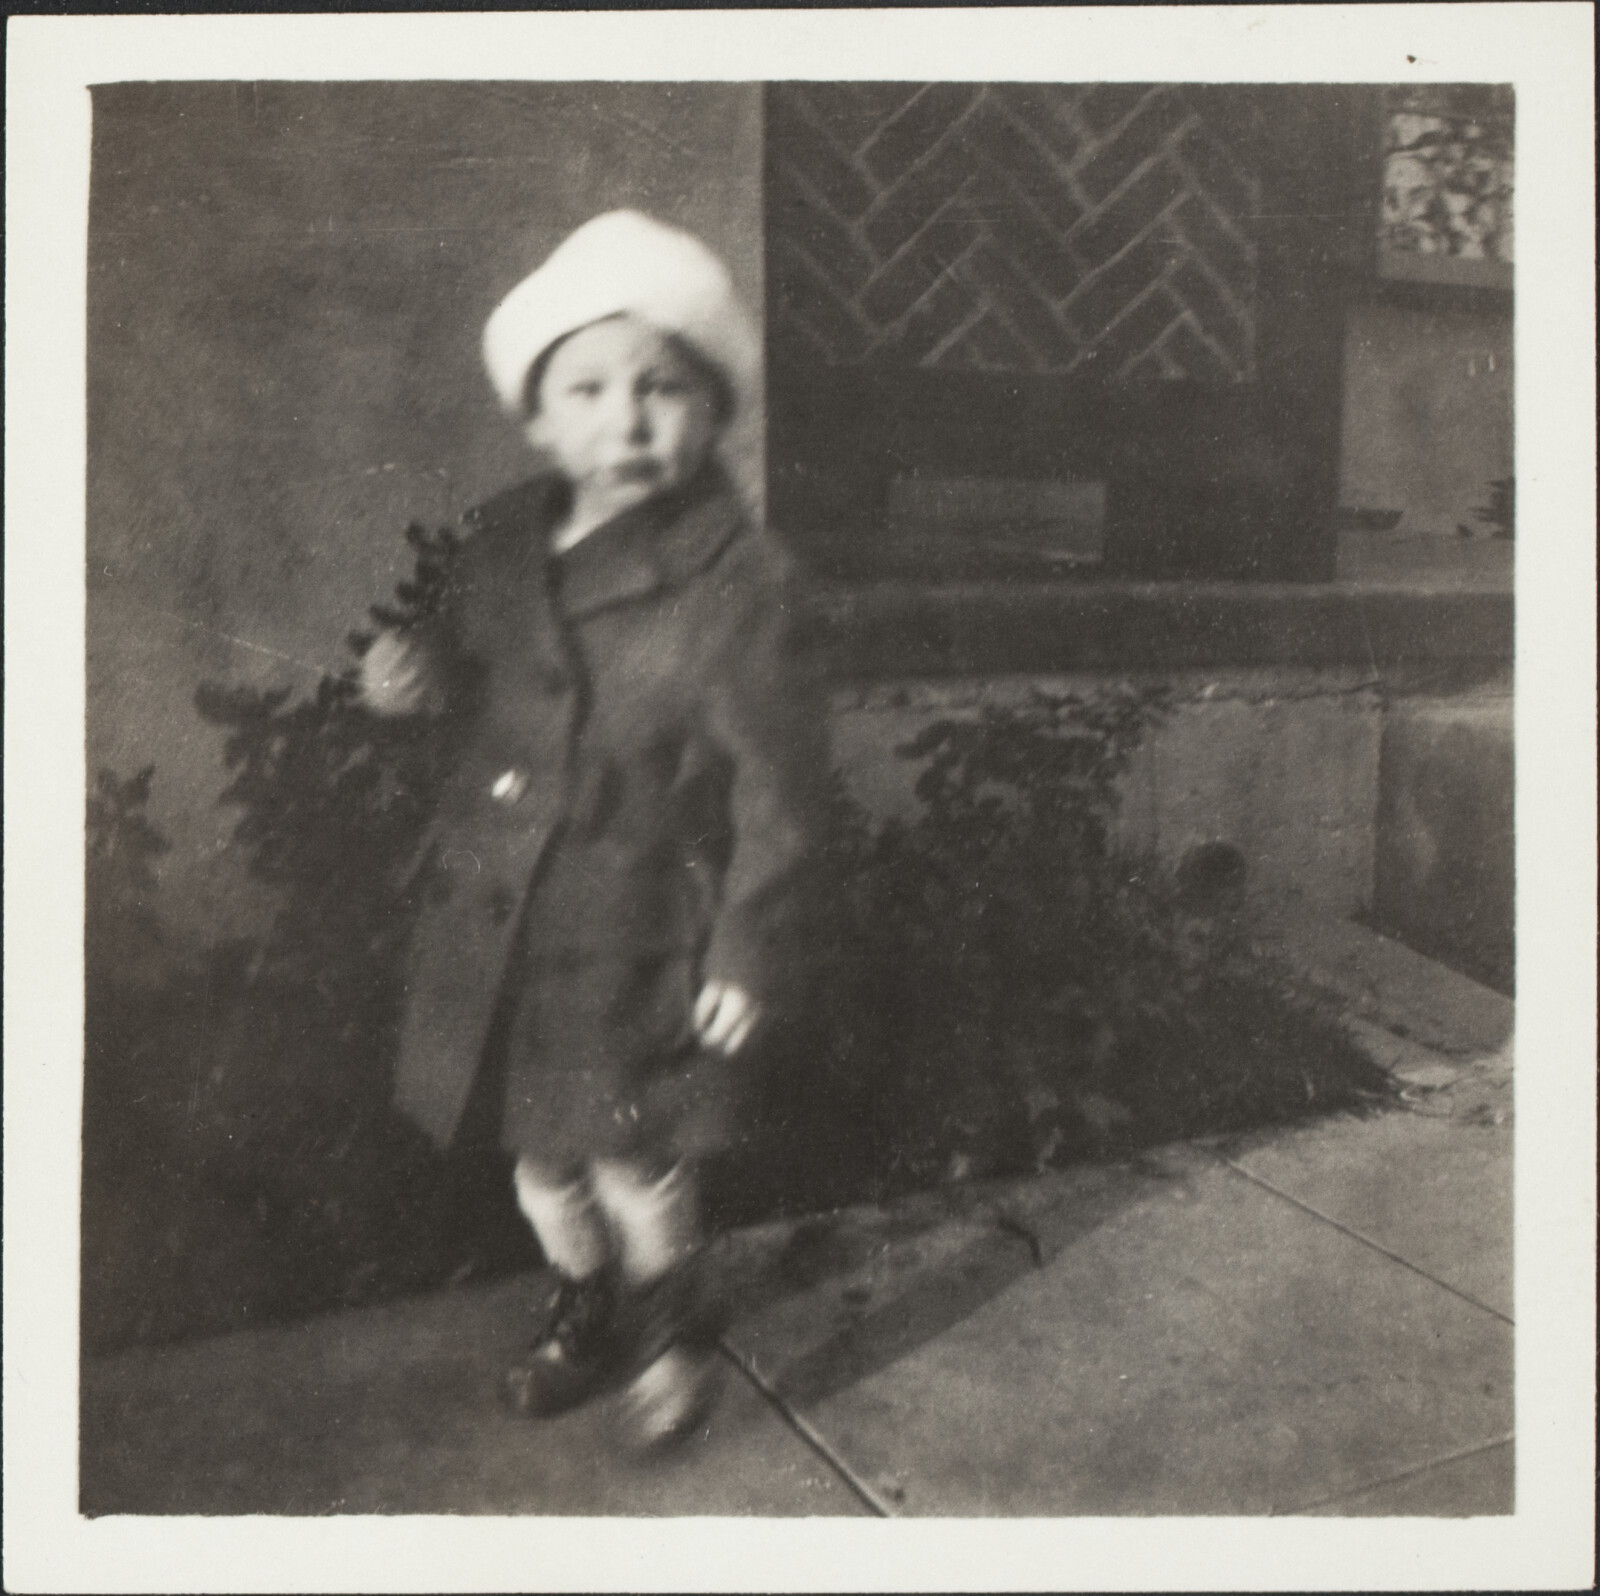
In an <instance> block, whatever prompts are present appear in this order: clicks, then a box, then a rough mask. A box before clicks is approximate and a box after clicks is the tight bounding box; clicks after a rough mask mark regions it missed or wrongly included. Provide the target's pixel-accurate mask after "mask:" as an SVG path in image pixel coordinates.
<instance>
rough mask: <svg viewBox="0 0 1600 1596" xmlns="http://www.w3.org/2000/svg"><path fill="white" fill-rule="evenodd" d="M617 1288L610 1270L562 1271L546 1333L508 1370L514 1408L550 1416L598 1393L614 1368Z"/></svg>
mask: <svg viewBox="0 0 1600 1596" xmlns="http://www.w3.org/2000/svg"><path fill="white" fill-rule="evenodd" d="M615 1311H616V1288H615V1284H614V1282H613V1280H612V1277H611V1272H610V1271H609V1270H601V1271H600V1272H599V1273H598V1274H595V1275H591V1276H589V1277H588V1278H587V1279H585V1280H567V1279H565V1278H561V1277H558V1283H557V1287H556V1292H555V1295H554V1296H553V1298H552V1299H551V1301H550V1303H549V1306H548V1308H547V1311H546V1319H545V1328H544V1331H543V1333H542V1334H541V1335H540V1336H539V1337H538V1338H537V1339H536V1340H535V1341H534V1342H533V1344H532V1346H530V1347H529V1349H528V1351H527V1354H526V1355H525V1356H524V1357H523V1358H521V1359H520V1360H519V1361H518V1362H516V1363H514V1364H513V1365H512V1366H511V1367H510V1368H509V1369H507V1370H506V1372H505V1376H504V1378H503V1379H502V1380H501V1382H500V1394H501V1397H502V1398H503V1400H504V1402H505V1404H506V1406H507V1407H508V1408H510V1409H511V1411H512V1412H513V1413H516V1414H519V1415H520V1416H521V1417H523V1418H525V1419H548V1418H552V1417H554V1416H555V1415H556V1414H558V1413H565V1412H567V1411H568V1410H569V1409H571V1408H575V1407H577V1406H579V1404H580V1403H583V1402H586V1401H588V1399H589V1398H590V1397H592V1396H594V1395H595V1394H596V1393H597V1392H598V1391H599V1390H600V1389H601V1388H602V1387H603V1386H604V1385H605V1384H606V1383H607V1382H608V1381H609V1380H610V1378H611V1377H612V1376H613V1375H614V1374H615V1373H616V1371H617V1365H618V1361H619V1357H620V1351H621V1349H620V1346H619V1343H618V1341H617V1337H616V1333H615V1323H614V1320H615Z"/></svg>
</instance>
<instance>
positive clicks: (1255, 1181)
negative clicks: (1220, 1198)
mask: <svg viewBox="0 0 1600 1596" xmlns="http://www.w3.org/2000/svg"><path fill="white" fill-rule="evenodd" d="M1222 1162H1223V1163H1224V1164H1226V1165H1227V1167H1228V1168H1229V1169H1231V1170H1232V1171H1233V1172H1234V1174H1236V1175H1238V1176H1240V1177H1241V1178H1243V1179H1244V1180H1248V1181H1249V1182H1250V1183H1251V1184H1252V1185H1255V1186H1259V1187H1260V1188H1261V1189H1262V1190H1263V1191H1269V1192H1271V1193H1272V1195H1273V1196H1274V1197H1279V1198H1281V1199H1282V1200H1283V1201H1284V1202H1286V1203H1289V1204H1290V1205H1291V1206H1293V1207H1295V1208H1298V1209H1299V1210H1300V1211H1301V1213H1305V1214H1310V1215H1311V1217H1312V1218H1313V1219H1320V1220H1321V1221H1322V1222H1323V1224H1325V1225H1332V1226H1333V1228H1334V1229H1335V1230H1338V1231H1342V1232H1343V1233H1344V1234H1345V1235H1346V1236H1348V1237H1349V1238H1350V1239H1351V1240H1352V1241H1359V1242H1360V1243H1361V1245H1362V1246H1363V1247H1370V1248H1371V1249H1372V1250H1373V1251H1374V1252H1377V1253H1382V1254H1383V1256H1384V1257H1385V1258H1390V1259H1392V1260H1393V1261H1394V1262H1395V1263H1397V1264H1399V1265H1401V1266H1402V1267H1403V1268H1406V1269H1409V1270H1410V1271H1411V1272H1412V1274H1414V1275H1421V1276H1422V1278H1423V1279H1424V1280H1428V1281H1431V1282H1432V1283H1433V1284H1434V1285H1436V1286H1437V1287H1438V1288H1439V1289H1440V1290H1441V1291H1448V1292H1449V1293H1450V1295H1451V1296H1453V1297H1459V1298H1460V1299H1461V1300H1462V1301H1463V1302H1466V1303H1470V1304H1471V1305H1472V1306H1473V1307H1474V1308H1479V1309H1481V1310H1482V1311H1483V1312H1484V1313H1488V1314H1493V1315H1494V1317H1495V1318H1496V1319H1499V1320H1501V1321H1502V1322H1503V1323H1505V1324H1509V1325H1515V1324H1516V1320H1515V1319H1513V1318H1512V1317H1511V1315H1510V1314H1508V1313H1502V1312H1501V1311H1500V1310H1499V1309H1498V1308H1491V1307H1490V1306H1489V1304H1488V1303H1487V1302H1480V1301H1479V1300H1478V1299H1477V1298H1476V1297H1474V1296H1472V1295H1471V1294H1470V1293H1468V1292H1465V1291H1462V1290H1461V1289H1460V1288H1459V1287H1457V1286H1452V1285H1451V1284H1450V1282H1449V1281H1448V1280H1441V1279H1440V1278H1439V1277H1438V1276H1437V1275H1431V1274H1429V1273H1428V1271H1427V1270H1426V1269H1421V1268H1419V1267H1418V1266H1417V1265H1416V1264H1414V1263H1412V1262H1411V1260H1410V1259H1409V1258H1403V1257H1401V1255H1400V1254H1399V1253H1397V1252H1395V1251H1394V1250H1393V1249H1392V1248H1389V1247H1385V1246H1384V1245H1383V1243H1382V1242H1381V1241H1374V1240H1373V1238H1372V1237H1371V1236H1366V1235H1363V1234H1362V1233H1361V1232H1360V1231H1359V1230H1354V1229H1352V1228H1351V1227H1350V1226H1349V1225H1346V1224H1343V1223H1342V1222H1341V1221H1339V1220H1337V1219H1335V1218H1334V1217H1333V1216H1332V1215H1331V1214H1325V1213H1323V1212H1322V1210H1321V1209H1320V1208H1313V1207H1312V1206H1311V1204H1310V1203H1306V1202H1301V1200H1300V1199H1299V1198H1298V1197H1295V1196H1292V1195H1291V1194H1290V1193H1289V1192H1286V1191H1284V1190H1283V1189H1282V1188H1281V1187H1279V1186H1274V1185H1273V1184H1272V1182H1271V1181H1270V1180H1263V1179H1262V1178H1261V1176H1259V1175H1256V1174H1252V1173H1251V1172H1250V1171H1249V1170H1248V1169H1246V1168H1245V1167H1244V1165H1243V1164H1236V1163H1235V1162H1234V1161H1233V1160H1232V1159H1231V1158H1223V1159H1222Z"/></svg>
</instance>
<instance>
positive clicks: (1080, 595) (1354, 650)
mask: <svg viewBox="0 0 1600 1596" xmlns="http://www.w3.org/2000/svg"><path fill="white" fill-rule="evenodd" d="M1512 608H1513V606H1512V596H1511V594H1510V593H1508V592H1473V591H1447V590H1439V589H1432V588H1429V587H1426V586H1420V585H1406V586H1398V585H1396V586H1387V585H1377V584H1372V585H1368V584H1360V585H1358V584H1354V583H1306V584H1290V583H1251V582H1138V583H1133V582H1110V581H1081V582H1073V581H1054V582H1003V581H990V582H961V583H947V584H937V585H933V584H923V583H916V582H908V581H879V582H866V583H859V584H844V583H830V584H826V585H823V586H820V587H819V588H818V589H817V590H816V593H815V598H814V610H815V614H816V619H817V623H818V626H819V629H820V632H821V638H822V642H823V645H824V647H825V650H826V652H827V653H828V654H829V656H830V657H831V660H832V670H833V674H834V675H835V676H836V677H839V678H843V679H851V678H855V679H861V678H868V679H870V678H875V677H893V676H950V675H963V674H970V675H1004V674H1012V673H1028V672H1049V671H1068V670H1084V669H1089V670H1117V671H1127V670H1148V669H1150V668H1160V669H1171V668H1180V667H1184V666H1209V665H1302V666H1319V667H1320V666H1338V665H1364V666H1367V667H1370V668H1374V669H1376V670H1387V669H1389V668H1392V667H1395V666H1406V665H1414V664H1418V663H1433V664H1455V663H1467V662H1485V661H1489V662H1493V661H1503V662H1506V663H1509V661H1510V660H1511V657H1512V636H1513V634H1512Z"/></svg>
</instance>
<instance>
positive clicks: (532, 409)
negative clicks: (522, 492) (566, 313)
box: [522, 327, 733, 427]
mask: <svg viewBox="0 0 1600 1596" xmlns="http://www.w3.org/2000/svg"><path fill="white" fill-rule="evenodd" d="M582 331H583V329H582V328H581V327H574V328H573V329H572V332H569V333H563V334H562V336H561V337H559V338H558V339H556V341H555V342H554V343H553V344H550V345H549V346H548V347H546V348H545V349H544V350H543V351H541V352H540V354H539V356H538V358H537V359H535V361H534V362H533V364H532V365H531V366H529V367H528V375H527V376H526V377H525V378H524V379H523V383H522V419H523V420H524V421H532V420H533V418H534V417H535V416H536V415H538V414H539V390H540V389H541V388H542V387H543V386H544V374H545V371H546V369H547V368H548V367H549V365H550V360H551V357H552V356H553V355H554V354H555V352H556V350H558V349H559V348H560V347H561V346H562V345H563V344H564V343H565V342H566V341H567V339H569V338H571V337H573V336H574V335H575V334H577V333H580V332H582ZM662 337H663V338H664V339H665V341H666V342H667V343H669V344H670V345H671V346H672V348H673V349H674V351H675V352H676V353H677V355H678V356H679V358H680V359H681V360H683V361H684V362H685V363H686V364H687V365H688V366H690V367H691V368H692V369H693V370H694V372H695V374H696V375H697V376H698V377H699V378H700V380H701V381H702V382H703V383H705V385H706V387H707V388H709V389H710V390H711V409H712V416H713V418H714V419H715V421H716V423H717V425H718V426H719V427H725V426H727V424H728V423H729V422H730V421H731V420H732V419H733V386H732V384H731V383H730V382H729V381H728V379H727V378H726V377H725V376H723V374H722V372H721V370H720V369H719V368H718V367H717V366H716V365H714V364H713V363H712V362H711V361H709V360H707V359H706V357H705V356H704V355H702V354H701V353H700V351H699V350H698V349H696V348H695V347H694V345H693V344H691V343H690V342H689V341H688V339H687V338H680V337H679V336H678V335H677V333H663V334H662Z"/></svg>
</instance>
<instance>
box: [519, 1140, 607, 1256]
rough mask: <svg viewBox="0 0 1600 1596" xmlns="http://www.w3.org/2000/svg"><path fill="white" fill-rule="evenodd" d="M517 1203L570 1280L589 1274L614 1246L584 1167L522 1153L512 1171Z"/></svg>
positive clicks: (546, 1254)
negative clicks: (555, 1165)
mask: <svg viewBox="0 0 1600 1596" xmlns="http://www.w3.org/2000/svg"><path fill="white" fill-rule="evenodd" d="M511 1178H512V1180H513V1181H514V1182H515V1183H516V1188H517V1206H518V1207H519V1208H520V1209H521V1210H522V1212H523V1216H524V1217H525V1218H526V1219H527V1221H528V1223H529V1224H530V1225H532V1226H533V1233H534V1235H536V1236H537V1237H538V1238H539V1245H540V1247H541V1248H542V1249H543V1250H544V1255H545V1258H546V1259H547V1260H548V1261H549V1263H550V1267H551V1268H552V1269H555V1270H556V1271H557V1272H558V1273H560V1274H562V1275H565V1276H566V1277H567V1279H569V1280H585V1279H587V1278H588V1277H589V1276H590V1275H592V1274H594V1273H596V1272H597V1271H598V1270H599V1269H600V1268H601V1267H602V1266H603V1265H604V1264H605V1262H606V1259H607V1256H608V1255H609V1252H610V1247H609V1243H608V1237H607V1235H606V1222H605V1218H604V1216H603V1215H602V1214H601V1212H600V1209H599V1207H598V1206H597V1204H596V1203H595V1200H594V1193H593V1192H592V1191H591V1190H590V1189H589V1183H588V1181H587V1180H585V1179H584V1176H583V1171H582V1170H581V1169H571V1170H566V1171H559V1170H554V1169H550V1168H548V1167H547V1166H545V1165H543V1164H539V1163H536V1162H535V1161H534V1160H533V1159H531V1158H519V1159H518V1160H517V1167H516V1169H515V1170H514V1171H513V1172H512V1177H511Z"/></svg>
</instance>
